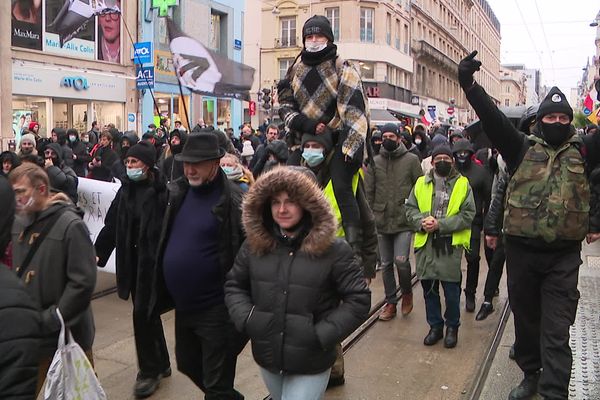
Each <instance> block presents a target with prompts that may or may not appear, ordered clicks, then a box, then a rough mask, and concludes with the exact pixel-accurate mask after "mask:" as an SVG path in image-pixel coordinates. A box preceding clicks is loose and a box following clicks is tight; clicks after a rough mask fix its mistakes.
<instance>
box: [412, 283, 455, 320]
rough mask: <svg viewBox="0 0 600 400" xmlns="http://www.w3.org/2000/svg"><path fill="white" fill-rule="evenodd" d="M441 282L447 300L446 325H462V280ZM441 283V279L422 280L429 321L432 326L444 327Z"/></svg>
mask: <svg viewBox="0 0 600 400" xmlns="http://www.w3.org/2000/svg"><path fill="white" fill-rule="evenodd" d="M441 282H442V287H443V288H444V298H445V300H446V312H445V313H444V318H445V319H446V326H451V327H458V326H459V325H460V282H444V281H441ZM439 284H440V281H438V280H431V279H423V280H421V286H423V297H424V298H425V312H426V314H427V323H428V324H429V326H430V327H432V328H442V327H443V326H444V318H442V306H441V304H440V285H439Z"/></svg>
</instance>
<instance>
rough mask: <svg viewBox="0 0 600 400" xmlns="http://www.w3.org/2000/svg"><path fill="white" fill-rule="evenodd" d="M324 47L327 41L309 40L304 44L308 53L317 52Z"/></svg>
mask: <svg viewBox="0 0 600 400" xmlns="http://www.w3.org/2000/svg"><path fill="white" fill-rule="evenodd" d="M325 47H327V43H319V42H310V43H305V44H304V48H305V49H306V51H308V52H309V53H317V52H319V51H321V50H323V49H325Z"/></svg>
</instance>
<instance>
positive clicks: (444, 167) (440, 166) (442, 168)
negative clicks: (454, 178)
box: [434, 161, 452, 177]
mask: <svg viewBox="0 0 600 400" xmlns="http://www.w3.org/2000/svg"><path fill="white" fill-rule="evenodd" d="M434 168H435V173H436V174H438V175H439V176H442V177H446V176H448V175H449V174H450V170H451V169H452V163H451V162H450V161H438V162H436V163H435V165H434Z"/></svg>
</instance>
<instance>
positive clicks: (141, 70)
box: [135, 65, 154, 90]
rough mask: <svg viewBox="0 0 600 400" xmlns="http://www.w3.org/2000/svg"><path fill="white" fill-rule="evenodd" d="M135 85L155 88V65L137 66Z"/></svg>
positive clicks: (143, 87) (142, 87)
mask: <svg viewBox="0 0 600 400" xmlns="http://www.w3.org/2000/svg"><path fill="white" fill-rule="evenodd" d="M135 85H136V87H137V88H138V90H139V89H154V67H140V66H139V65H138V66H137V67H136V68H135Z"/></svg>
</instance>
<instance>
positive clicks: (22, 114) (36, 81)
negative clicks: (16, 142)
mask: <svg viewBox="0 0 600 400" xmlns="http://www.w3.org/2000/svg"><path fill="white" fill-rule="evenodd" d="M127 79H128V78H127V77H126V76H124V75H118V74H115V73H102V72H91V71H84V70H79V69H71V68H66V67H63V66H58V65H49V64H41V63H34V62H26V61H21V60H13V65H12V87H13V96H12V109H13V130H14V132H15V136H16V137H17V139H19V138H20V134H21V132H22V130H23V129H26V128H27V127H28V126H29V122H31V121H36V122H38V123H39V124H40V134H41V135H42V136H49V134H50V131H51V130H52V128H53V127H60V128H65V129H68V128H75V129H77V130H79V131H84V130H88V129H90V127H91V123H92V121H98V124H99V126H100V127H102V126H104V125H107V124H111V123H112V124H114V125H115V127H116V128H117V129H119V130H124V129H126V124H127V123H126V120H125V118H124V116H125V102H126V95H127V92H126V87H127V84H126V82H127Z"/></svg>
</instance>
